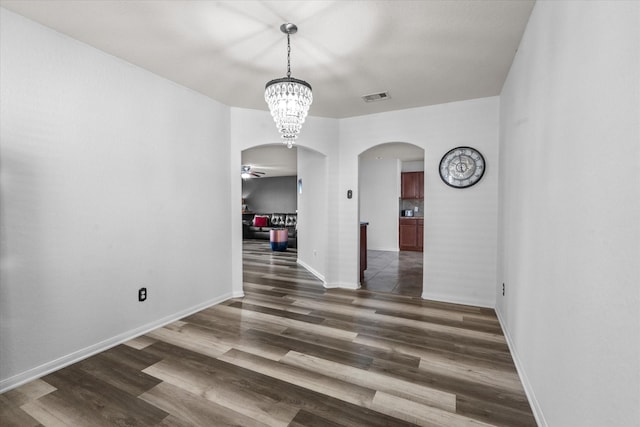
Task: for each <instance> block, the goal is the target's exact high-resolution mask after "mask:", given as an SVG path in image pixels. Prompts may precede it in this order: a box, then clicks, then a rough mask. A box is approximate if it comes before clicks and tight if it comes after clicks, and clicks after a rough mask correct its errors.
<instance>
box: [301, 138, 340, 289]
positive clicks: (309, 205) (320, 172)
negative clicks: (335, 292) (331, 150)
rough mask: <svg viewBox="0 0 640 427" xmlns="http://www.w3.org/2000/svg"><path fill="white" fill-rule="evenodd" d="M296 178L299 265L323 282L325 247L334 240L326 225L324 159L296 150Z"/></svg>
mask: <svg viewBox="0 0 640 427" xmlns="http://www.w3.org/2000/svg"><path fill="white" fill-rule="evenodd" d="M298 179H299V180H302V192H301V193H300V192H298V240H297V244H298V263H299V264H301V265H303V266H304V267H305V268H307V269H308V270H309V271H311V272H312V273H313V274H315V275H316V276H317V277H318V278H319V279H321V280H323V281H324V282H325V283H326V276H325V274H326V273H327V253H328V250H329V249H328V248H330V245H331V243H332V240H333V239H336V237H337V236H334V235H333V234H332V233H331V224H330V223H329V215H328V210H329V204H328V203H329V194H328V190H329V189H328V187H327V182H328V181H327V158H326V156H325V155H323V154H320V153H318V152H315V151H313V150H310V149H308V148H304V147H300V148H298Z"/></svg>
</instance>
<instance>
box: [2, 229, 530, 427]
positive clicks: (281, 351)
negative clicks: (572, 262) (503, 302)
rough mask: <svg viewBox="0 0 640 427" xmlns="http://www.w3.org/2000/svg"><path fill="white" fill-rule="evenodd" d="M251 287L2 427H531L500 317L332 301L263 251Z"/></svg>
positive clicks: (113, 359)
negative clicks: (241, 294)
mask: <svg viewBox="0 0 640 427" xmlns="http://www.w3.org/2000/svg"><path fill="white" fill-rule="evenodd" d="M244 282H245V284H244V286H245V293H246V296H245V298H242V299H232V300H229V301H226V302H225V303H223V304H219V305H217V306H214V307H211V308H208V309H206V310H203V311H200V312H198V313H196V314H194V315H191V316H188V317H186V318H184V319H181V320H179V321H176V322H173V323H171V324H170V325H167V326H166V327H164V328H160V329H157V330H155V331H153V332H151V333H149V334H146V335H144V336H141V337H138V338H136V339H133V340H131V341H129V342H127V343H124V344H122V345H118V346H116V347H114V348H112V349H110V350H107V351H104V352H102V353H100V354H98V355H96V356H93V357H90V358H88V359H86V360H84V361H82V362H79V363H76V364H74V365H72V366H69V367H67V368H64V369H61V370H59V371H57V372H54V373H52V374H49V375H46V376H44V377H42V378H41V379H38V380H35V381H32V382H30V383H28V384H25V385H23V386H21V387H19V388H17V389H14V390H11V391H9V392H7V393H4V394H2V395H0V425H2V426H3V427H8V426H21V427H23V426H114V425H118V426H357V427H361V426H409V425H422V426H467V425H473V426H483V425H494V426H535V420H534V418H533V415H532V413H531V410H530V407H529V403H528V402H527V399H526V396H525V394H524V391H523V389H522V385H521V383H520V381H519V378H518V376H517V374H516V371H515V368H514V365H513V361H512V359H511V355H510V354H509V350H508V348H507V344H506V342H505V339H504V336H503V334H502V331H501V329H500V325H499V324H498V321H497V319H496V316H495V313H494V312H493V310H490V309H484V308H476V307H469V306H460V305H453V304H445V303H438V302H430V301H423V300H421V299H420V298H415V297H403V296H398V295H392V294H384V293H376V292H372V291H368V290H359V291H351V290H325V289H324V288H323V287H322V285H321V284H320V283H319V282H318V280H316V279H315V278H314V277H313V276H312V275H311V274H309V273H308V272H306V271H305V270H304V269H302V268H301V267H299V266H298V265H297V264H296V252H295V250H292V249H290V250H288V251H287V252H271V251H270V250H269V248H268V243H265V242H259V241H245V250H244Z"/></svg>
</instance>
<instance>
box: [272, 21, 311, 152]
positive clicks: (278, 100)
mask: <svg viewBox="0 0 640 427" xmlns="http://www.w3.org/2000/svg"><path fill="white" fill-rule="evenodd" d="M280 31H282V32H283V33H285V34H286V35H287V77H282V78H280V79H274V80H271V81H270V82H268V83H267V84H266V86H265V90H264V100H265V101H267V104H268V105H269V110H271V115H272V116H273V120H274V121H275V122H276V127H277V128H278V131H279V132H280V135H281V137H282V140H283V142H284V143H285V144H287V147H289V148H291V147H292V146H293V144H294V143H295V142H296V138H297V137H298V134H299V133H300V129H301V128H302V123H304V119H305V118H306V117H307V113H308V112H309V106H310V105H311V102H313V95H312V94H311V85H310V84H309V83H307V82H305V81H304V80H298V79H294V78H293V77H291V42H290V36H291V34H295V33H296V32H297V31H298V27H296V25H295V24H290V23H286V24H282V25H281V26H280Z"/></svg>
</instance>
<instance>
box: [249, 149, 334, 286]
mask: <svg viewBox="0 0 640 427" xmlns="http://www.w3.org/2000/svg"><path fill="white" fill-rule="evenodd" d="M238 173H239V174H240V175H241V178H242V187H241V188H242V190H241V191H242V227H243V232H242V238H243V249H244V250H243V253H245V254H246V252H247V248H249V247H250V250H251V251H252V252H253V253H254V256H256V257H257V258H255V259H258V258H259V255H260V254H262V255H263V258H262V259H263V260H264V259H266V258H265V257H267V258H268V257H270V256H271V255H272V254H273V255H275V253H274V251H276V252H280V253H282V252H286V253H287V255H288V258H289V259H294V260H295V262H296V263H297V264H298V265H300V266H302V267H304V268H305V269H306V270H308V271H309V272H310V273H312V274H313V275H314V276H316V277H317V278H319V279H320V280H321V281H322V282H323V283H324V280H325V274H326V270H327V246H328V237H327V233H326V229H327V225H328V219H327V210H328V208H327V206H328V191H327V162H326V156H325V155H324V154H321V153H319V152H316V151H314V150H312V149H309V148H306V147H301V146H294V147H293V148H290V149H289V148H287V147H286V146H284V145H283V144H268V145H260V146H255V147H251V148H247V149H245V150H243V151H242V153H241V165H239V167H238ZM275 229H278V230H284V231H281V232H277V233H282V236H284V240H285V241H286V245H284V244H282V243H283V242H282V240H283V238H277V239H276V240H279V241H278V242H277V243H280V244H275V243H276V242H274V235H275V233H276V232H275V231H274V230H275ZM285 235H286V236H285ZM243 271H244V267H243Z"/></svg>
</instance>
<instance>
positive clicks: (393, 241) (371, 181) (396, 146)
mask: <svg viewBox="0 0 640 427" xmlns="http://www.w3.org/2000/svg"><path fill="white" fill-rule="evenodd" d="M358 161H359V168H358V180H359V190H360V191H359V215H360V221H362V222H367V223H368V224H369V225H368V227H367V246H368V247H367V249H368V250H367V269H366V270H365V272H364V278H363V280H362V281H361V283H360V287H361V289H367V290H371V291H377V292H389V293H394V294H399V295H406V296H415V297H420V296H421V295H422V285H423V258H424V255H423V247H424V246H423V242H424V209H425V201H424V190H423V191H420V189H424V149H423V148H421V147H418V146H415V145H413V144H408V143H401V142H393V143H385V144H379V145H376V146H374V147H372V148H370V149H368V150H366V151H364V152H362V153H361V154H360V155H359V157H358ZM403 181H404V183H403ZM409 183H411V184H410V185H411V188H409ZM403 190H404V191H403Z"/></svg>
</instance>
